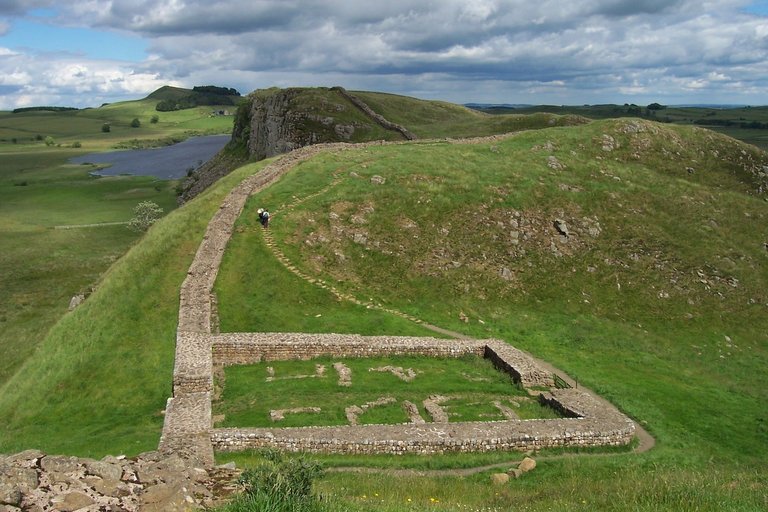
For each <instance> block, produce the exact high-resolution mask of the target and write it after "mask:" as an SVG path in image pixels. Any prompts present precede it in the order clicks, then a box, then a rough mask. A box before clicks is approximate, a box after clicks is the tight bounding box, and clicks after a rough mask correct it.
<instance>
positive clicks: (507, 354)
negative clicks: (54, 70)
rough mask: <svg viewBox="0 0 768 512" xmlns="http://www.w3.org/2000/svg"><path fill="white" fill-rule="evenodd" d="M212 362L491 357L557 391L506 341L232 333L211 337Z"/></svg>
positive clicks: (520, 378)
mask: <svg viewBox="0 0 768 512" xmlns="http://www.w3.org/2000/svg"><path fill="white" fill-rule="evenodd" d="M211 341H212V343H213V363H214V364H216V365H223V366H231V365H238V364H253V363H258V362H261V361H280V360H291V359H312V358H315V357H321V356H333V357H375V356H403V355H414V356H425V357H461V356H464V355H476V356H480V357H487V358H488V359H490V360H491V361H493V363H494V364H495V365H496V366H497V367H498V368H499V369H500V370H501V371H504V372H505V373H508V374H509V375H511V376H512V378H513V380H514V381H515V382H519V383H520V384H522V385H523V386H524V387H533V386H544V387H552V386H554V380H553V377H552V375H551V374H550V373H548V372H545V371H544V370H542V369H541V368H539V366H538V365H537V364H536V363H535V362H534V361H533V359H531V358H530V357H528V356H527V355H526V354H525V353H523V352H522V351H520V350H517V349H516V348H514V347H512V346H510V345H508V344H507V343H505V342H504V341H501V340H495V339H489V340H472V339H467V340H453V339H451V340H448V339H441V338H430V337H409V336H360V335H357V334H303V333H229V334H218V335H215V336H213V337H212V338H211Z"/></svg>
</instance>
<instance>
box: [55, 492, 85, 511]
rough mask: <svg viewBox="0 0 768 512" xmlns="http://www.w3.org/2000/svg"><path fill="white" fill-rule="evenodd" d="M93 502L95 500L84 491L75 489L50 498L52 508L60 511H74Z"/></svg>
mask: <svg viewBox="0 0 768 512" xmlns="http://www.w3.org/2000/svg"><path fill="white" fill-rule="evenodd" d="M94 503H96V502H95V501H94V500H93V498H91V497H90V496H88V495H87V494H85V493H82V492H77V491H75V492H69V493H67V494H62V495H59V496H55V497H54V498H53V499H51V505H53V507H54V510H59V511H61V512H74V511H75V510H79V509H81V508H85V507H89V506H91V505H93V504H94Z"/></svg>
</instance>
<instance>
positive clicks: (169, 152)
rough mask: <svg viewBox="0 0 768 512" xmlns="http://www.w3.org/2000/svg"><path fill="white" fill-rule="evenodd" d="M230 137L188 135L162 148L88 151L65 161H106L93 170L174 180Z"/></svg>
mask: <svg viewBox="0 0 768 512" xmlns="http://www.w3.org/2000/svg"><path fill="white" fill-rule="evenodd" d="M230 139H231V136H229V135H206V136H204V137H192V138H189V139H187V140H185V141H184V142H179V143H178V144H174V145H172V146H164V147H162V148H154V149H134V150H128V151H111V152H107V153H91V154H90V155H83V156H78V157H76V158H72V159H70V160H69V162H70V163H73V164H109V167H106V168H104V169H99V170H98V171H94V172H93V174H95V175H98V176H117V175H119V174H135V175H137V176H154V177H156V178H160V179H162V180H174V179H178V178H183V177H185V176H186V175H187V171H188V170H189V169H190V168H192V169H196V168H197V167H199V166H200V165H201V164H203V163H205V162H207V161H208V160H210V159H211V158H212V157H213V156H214V155H215V154H216V153H218V152H219V151H220V150H221V149H222V148H223V147H224V146H225V145H226V143H227V142H229V140H230Z"/></svg>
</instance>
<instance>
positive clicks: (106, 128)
mask: <svg viewBox="0 0 768 512" xmlns="http://www.w3.org/2000/svg"><path fill="white" fill-rule="evenodd" d="M111 130H112V127H111V126H109V123H104V124H103V125H101V131H102V132H104V133H109V132H110V131H111Z"/></svg>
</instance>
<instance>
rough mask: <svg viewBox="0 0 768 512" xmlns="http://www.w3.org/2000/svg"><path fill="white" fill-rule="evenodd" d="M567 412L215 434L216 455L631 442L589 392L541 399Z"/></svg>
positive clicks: (623, 425) (627, 429)
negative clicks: (270, 449)
mask: <svg viewBox="0 0 768 512" xmlns="http://www.w3.org/2000/svg"><path fill="white" fill-rule="evenodd" d="M543 400H545V401H546V402H547V403H548V404H550V405H554V406H556V407H557V408H561V409H564V410H569V411H576V410H578V411H580V413H581V415H579V416H575V417H572V418H563V419H546V420H510V421H494V422H463V423H458V422H457V423H419V424H410V423H409V424H403V425H348V426H340V427H298V428H252V429H236V428H226V429H214V430H213V433H212V436H211V439H212V442H213V445H214V448H215V449H216V450H220V451H240V450H248V449H256V448H264V447H273V448H279V449H282V450H286V451H290V452H310V453H353V454H366V455H372V454H392V455H404V454H419V455H432V454H441V453H453V452H489V451H497V450H504V451H511V450H519V451H526V450H531V449H534V450H538V449H542V448H555V447H589V446H622V445H627V444H629V443H630V442H631V440H632V437H633V436H634V432H635V429H634V425H633V423H632V421H631V420H629V419H628V418H627V417H626V416H624V415H623V414H621V413H619V412H618V411H616V410H615V409H612V408H608V407H605V405H604V404H603V403H601V402H599V401H597V400H595V398H594V397H592V396H591V395H589V394H588V393H585V392H582V391H579V390H573V389H566V390H553V391H552V392H550V393H547V394H546V398H545V399H543Z"/></svg>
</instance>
